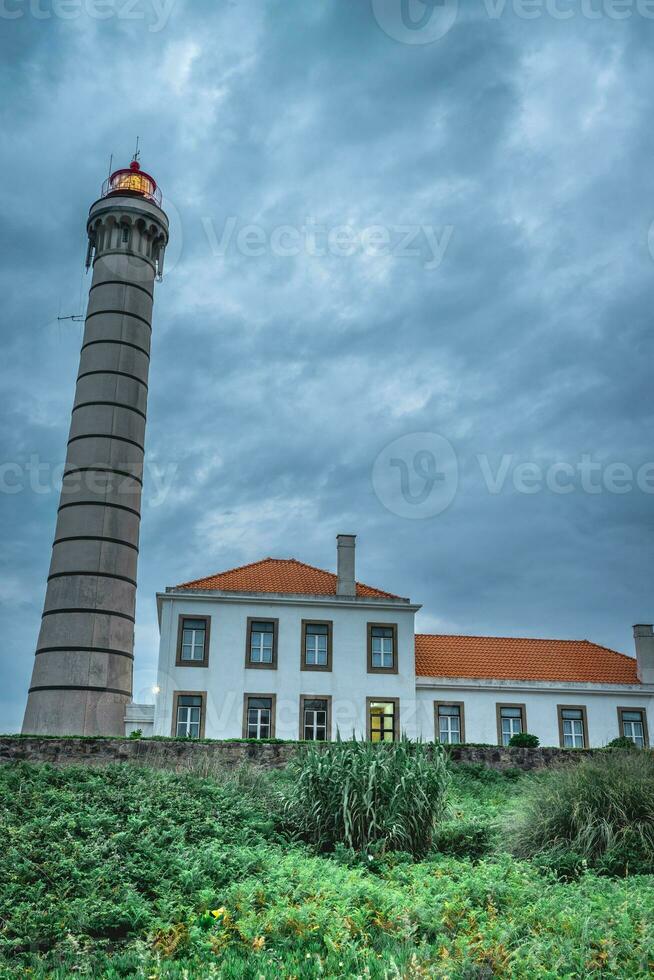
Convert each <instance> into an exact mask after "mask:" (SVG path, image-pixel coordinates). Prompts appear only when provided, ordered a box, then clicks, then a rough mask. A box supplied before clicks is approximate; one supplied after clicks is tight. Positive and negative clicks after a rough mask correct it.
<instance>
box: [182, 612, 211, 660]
mask: <svg viewBox="0 0 654 980" xmlns="http://www.w3.org/2000/svg"><path fill="white" fill-rule="evenodd" d="M210 622H211V620H210V618H209V616H196V617H194V618H191V617H190V616H180V617H179V627H178V630H177V660H176V664H177V666H178V667H206V666H207V665H208V663H209V625H210Z"/></svg>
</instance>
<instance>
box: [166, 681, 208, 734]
mask: <svg viewBox="0 0 654 980" xmlns="http://www.w3.org/2000/svg"><path fill="white" fill-rule="evenodd" d="M172 733H173V735H175V736H176V737H177V738H203V737H204V695H203V694H200V693H198V692H194V691H177V692H176V693H175V695H174V696H173V731H172Z"/></svg>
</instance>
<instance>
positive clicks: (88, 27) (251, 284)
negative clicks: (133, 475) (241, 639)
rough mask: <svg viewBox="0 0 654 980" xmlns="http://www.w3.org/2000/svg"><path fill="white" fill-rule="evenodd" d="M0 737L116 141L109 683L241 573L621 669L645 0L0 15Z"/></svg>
mask: <svg viewBox="0 0 654 980" xmlns="http://www.w3.org/2000/svg"><path fill="white" fill-rule="evenodd" d="M0 20H2V21H3V23H2V24H1V25H0V26H1V31H0V36H1V38H2V42H1V43H2V47H3V51H2V68H1V69H0V71H1V73H2V92H3V96H2V129H3V133H4V136H5V139H4V140H3V142H2V150H1V151H0V152H1V160H2V168H1V169H2V173H3V175H4V179H3V181H2V184H1V185H0V194H1V196H2V215H3V221H2V223H1V225H0V234H1V235H2V238H3V239H4V242H3V245H4V247H3V260H4V261H3V263H2V273H1V275H2V282H1V288H2V297H3V304H2V305H3V314H4V316H3V357H2V361H1V363H0V372H1V377H0V385H1V388H0V394H1V396H2V404H3V412H2V421H1V428H0V447H1V448H0V454H1V469H0V474H1V475H0V484H1V486H0V490H1V492H0V507H1V513H2V517H1V521H2V551H1V560H2V569H1V572H0V613H1V616H2V635H3V638H4V642H3V643H2V645H1V646H0V730H5V731H12V730H15V729H17V728H18V727H19V726H20V723H21V720H22V714H23V709H24V703H25V697H26V691H27V687H28V683H29V677H30V673H31V670H32V659H33V651H34V647H35V643H36V637H37V633H38V626H39V620H40V614H41V608H42V603H43V596H44V592H45V581H46V575H47V569H48V564H49V560H50V547H51V541H52V533H53V530H54V524H55V516H56V508H57V502H58V499H57V498H58V491H57V486H56V474H57V470H58V469H59V471H60V467H61V463H62V462H63V458H64V453H65V445H66V438H67V430H68V425H69V414H70V408H71V405H72V399H73V392H74V381H75V376H76V372H77V362H78V357H79V346H80V337H81V331H82V327H83V325H82V324H80V323H78V322H76V321H71V320H66V321H60V322H58V321H57V316H58V315H60V316H63V315H68V314H79V313H80V312H83V311H84V307H85V302H86V292H87V289H88V285H89V278H88V277H85V276H84V274H83V268H82V265H83V256H84V252H85V240H84V238H85V216H86V212H87V210H88V207H89V205H90V204H91V203H92V201H93V200H94V199H95V198H96V197H97V194H98V191H99V187H100V184H101V182H102V180H103V179H104V177H105V176H106V171H107V168H108V165H109V156H110V154H111V153H113V155H114V162H115V163H116V164H118V165H125V164H126V163H127V162H128V161H129V159H130V157H131V154H132V151H133V146H134V142H135V138H136V136H137V135H139V136H140V138H141V146H142V158H141V159H142V164H143V166H144V168H145V169H147V170H150V171H151V172H152V173H153V174H154V175H155V176H156V178H157V180H158V181H159V183H160V184H161V186H162V189H163V194H164V206H165V207H166V210H168V211H169V213H170V215H171V220H172V241H171V246H170V249H169V254H168V257H167V264H168V266H167V271H166V275H165V279H164V281H163V283H161V284H160V285H158V287H157V295H156V301H155V316H154V331H153V356H152V363H151V373H150V398H149V406H148V411H149V418H148V434H147V440H146V441H147V470H146V484H145V497H144V508H143V522H142V531H141V557H140V565H139V598H138V607H137V628H136V651H135V652H136V666H135V696H136V697H137V698H140V699H142V700H149V699H150V698H149V697H148V692H149V690H150V688H151V686H152V684H153V679H154V667H155V660H156V652H157V641H158V632H157V621H156V608H155V600H154V596H155V592H156V591H157V590H160V589H163V588H164V587H165V586H166V585H173V584H175V583H177V582H181V581H184V580H187V579H189V578H193V577H198V576H201V575H204V574H209V573H212V572H215V571H219V570H222V569H224V568H229V567H231V566H234V565H238V564H242V563H245V562H249V561H253V560H256V559H258V558H261V557H265V556H267V555H273V556H277V557H290V556H292V557H296V558H299V559H301V560H305V561H307V562H310V563H313V564H316V565H319V566H322V567H326V568H333V567H334V564H335V540H334V538H335V535H336V533H337V532H339V531H345V532H356V533H357V534H358V551H357V563H358V565H357V572H358V577H359V578H360V579H361V580H362V581H366V582H368V583H369V584H372V585H377V586H379V587H381V588H386V589H389V590H391V591H394V592H398V593H399V594H401V595H408V596H411V598H412V599H414V600H416V601H418V602H421V603H423V611H422V613H421V614H420V617H419V627H420V628H421V629H422V630H423V631H439V632H466V633H468V632H469V633H485V632H488V633H495V634H504V635H527V636H553V637H575V638H577V637H578V638H583V637H586V638H589V639H592V640H594V641H597V642H599V643H603V644H606V645H608V646H613V647H615V648H616V649H618V650H622V651H624V652H628V653H630V652H632V640H631V624H632V623H634V622H651V621H652V619H653V618H654V598H653V595H652V585H653V575H652V569H653V567H654V559H653V557H652V554H653V553H652V507H653V504H654V494H653V491H654V446H653V445H652V381H651V375H652V324H651V321H652V309H653V306H654V259H653V256H652V252H654V232H651V231H650V223H651V222H652V220H653V219H654V135H653V129H652V124H651V123H652V118H653V109H654V105H653V103H654V66H653V64H652V61H651V49H652V42H653V41H654V4H651V3H647V2H646V0H639V2H638V4H637V3H636V0H634V2H633V3H630V2H629V0H620V2H617V0H557V2H556V3H555V2H554V0H547V2H545V0H543V2H542V3H540V2H539V0H536V2H535V3H533V2H532V3H530V4H521V3H520V2H519V0H506V2H502V0H465V3H463V2H462V3H461V4H460V6H459V9H457V6H456V4H455V3H454V0H444V2H442V3H440V4H439V3H436V4H435V5H433V3H430V4H427V5H425V4H424V3H423V2H422V0H352V2H345V0H333V2H331V3H330V2H327V0H305V2H299V0H297V2H289V0H269V2H260V3H254V2H253V0H250V2H245V0H210V2H208V0H207V2H199V0H192V2H191V0H157V2H154V0H106V2H105V3H102V4H101V3H99V2H97V0H5V2H3V4H2V8H1V10H0Z"/></svg>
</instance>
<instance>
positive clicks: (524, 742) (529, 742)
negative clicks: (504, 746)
mask: <svg viewBox="0 0 654 980" xmlns="http://www.w3.org/2000/svg"><path fill="white" fill-rule="evenodd" d="M539 745H540V739H539V737H538V735H532V734H531V733H530V732H517V733H516V734H515V735H512V736H511V738H510V739H509V747H510V748H513V749H537V748H538V746H539Z"/></svg>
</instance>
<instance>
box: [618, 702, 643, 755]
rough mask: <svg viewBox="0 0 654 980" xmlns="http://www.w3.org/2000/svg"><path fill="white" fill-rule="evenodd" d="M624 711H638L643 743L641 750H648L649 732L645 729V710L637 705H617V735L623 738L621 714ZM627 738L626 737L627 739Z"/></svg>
mask: <svg viewBox="0 0 654 980" xmlns="http://www.w3.org/2000/svg"><path fill="white" fill-rule="evenodd" d="M624 711H640V716H641V718H642V722H643V742H644V744H643V748H644V749H648V748H649V730H648V728H647V709H646V708H643V707H642V706H641V705H639V704H634V705H626V704H622V705H619V706H618V735H620V736H623V735H624V725H623V718H622V714H623V712H624ZM628 737H629V736H627V738H628ZM635 744H636V743H635V742H634V745H635Z"/></svg>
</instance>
